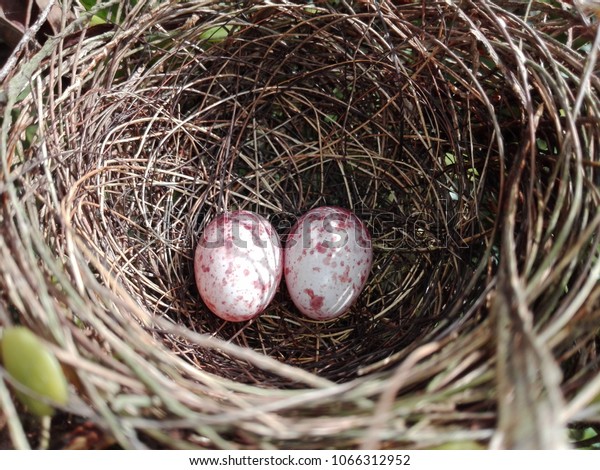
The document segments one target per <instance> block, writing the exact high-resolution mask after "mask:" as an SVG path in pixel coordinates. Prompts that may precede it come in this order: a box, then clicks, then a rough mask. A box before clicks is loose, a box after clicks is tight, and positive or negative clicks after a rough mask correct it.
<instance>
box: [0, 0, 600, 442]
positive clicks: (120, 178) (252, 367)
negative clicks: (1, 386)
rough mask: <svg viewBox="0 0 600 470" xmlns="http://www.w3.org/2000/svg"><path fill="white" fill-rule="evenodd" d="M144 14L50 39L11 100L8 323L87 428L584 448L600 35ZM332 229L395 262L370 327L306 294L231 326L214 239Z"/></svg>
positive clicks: (519, 21)
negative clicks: (211, 289) (49, 345)
mask: <svg viewBox="0 0 600 470" xmlns="http://www.w3.org/2000/svg"><path fill="white" fill-rule="evenodd" d="M123 14H124V19H123V21H122V23H121V24H119V26H118V27H115V28H114V29H112V30H110V31H109V32H101V33H100V34H97V35H95V34H93V33H94V30H93V29H92V30H88V29H85V28H84V29H80V28H79V27H78V26H77V24H74V25H73V26H72V30H73V31H67V32H66V33H65V34H64V35H63V36H61V37H58V38H52V39H50V40H49V41H48V42H47V43H46V44H45V46H44V48H43V49H42V50H41V52H39V53H37V55H33V53H32V57H31V58H30V59H29V60H28V61H24V65H22V66H21V67H20V68H18V69H17V70H16V71H15V72H14V73H13V74H12V76H11V77H10V80H9V82H8V83H9V84H10V86H9V88H7V90H8V94H7V96H8V101H9V106H11V107H14V110H18V112H17V113H15V111H14V110H12V115H11V110H7V111H6V112H5V120H7V119H8V118H9V117H10V116H12V117H13V123H12V126H11V127H8V126H6V125H5V127H4V134H3V135H4V137H5V143H6V145H5V147H4V148H3V154H2V157H3V167H4V168H5V170H6V171H4V172H3V181H2V186H1V187H0V190H1V194H2V197H3V212H2V218H3V228H2V237H1V238H0V250H2V256H4V259H6V260H7V261H6V262H5V263H3V265H2V266H1V267H0V286H1V289H2V291H1V292H2V302H3V304H2V305H3V307H2V312H5V313H4V315H3V316H2V317H0V318H2V319H3V322H4V323H7V324H8V323H10V322H11V321H17V322H21V323H25V324H27V325H29V326H30V327H32V328H33V329H35V331H37V332H38V333H39V334H40V335H42V336H45V337H46V338H48V339H50V340H51V341H52V342H53V343H55V344H56V350H57V354H58V355H59V359H61V361H62V362H63V363H64V364H65V366H66V368H67V369H68V370H69V371H70V373H71V375H72V381H73V383H74V384H75V385H76V388H77V392H78V393H77V397H78V399H77V400H74V404H73V405H72V406H71V407H70V408H69V411H70V412H72V413H74V414H75V415H79V416H82V417H85V418H87V419H89V420H90V421H92V422H94V423H96V424H97V425H98V426H100V427H101V428H102V429H105V431H106V432H107V433H110V434H111V435H113V436H114V437H115V439H116V440H117V442H118V443H119V444H120V445H121V446H124V447H137V446H143V445H152V446H156V445H164V446H167V447H185V446H189V445H195V446H201V447H233V448H235V447H251V448H252V447H261V448H262V447H272V446H275V447H282V446H283V447H315V446H317V447H324V446H327V447H356V446H363V447H374V446H381V447H405V446H408V447H414V446H419V447H427V446H432V445H440V444H444V443H447V442H457V441H458V442H465V441H468V443H470V444H467V445H482V444H483V445H492V446H505V447H515V446H536V445H537V446H540V447H552V446H557V447H558V446H561V445H565V442H566V434H565V433H564V428H565V426H567V424H571V425H576V424H578V423H581V422H583V421H586V420H592V418H593V417H596V416H597V414H596V411H594V410H595V408H593V407H592V408H591V411H590V408H589V407H587V404H588V403H589V402H590V400H591V399H592V398H593V396H594V393H597V392H598V391H599V387H600V385H599V381H600V379H598V378H597V375H596V367H597V360H598V359H597V356H596V347H595V345H596V341H597V340H596V330H597V326H598V305H597V295H598V286H597V280H598V271H599V269H600V263H599V262H598V240H597V238H598V230H597V229H598V225H599V224H600V218H599V216H598V202H599V194H598V190H597V187H596V185H597V184H598V179H599V177H598V171H597V166H598V156H599V154H598V144H599V143H600V138H599V137H600V136H599V133H598V128H599V127H598V118H599V113H598V111H599V109H598V104H599V101H598V87H599V82H598V77H597V74H596V70H595V68H594V67H595V62H594V60H593V57H594V54H593V53H592V54H587V55H586V51H588V52H589V48H591V51H592V52H593V51H595V48H596V47H597V45H596V44H595V43H594V44H593V43H592V41H594V31H595V29H594V28H595V25H594V24H593V22H591V20H590V19H588V18H587V17H586V16H585V15H584V14H582V12H581V11H579V10H578V9H576V8H574V7H570V6H568V5H563V4H560V5H559V6H550V5H549V4H547V3H539V4H538V3H537V2H532V4H531V5H529V8H524V7H522V6H521V5H520V4H519V3H516V4H515V5H512V4H511V3H510V2H505V3H504V4H503V5H496V4H490V3H487V2H475V3H473V4H468V5H466V6H465V5H462V4H460V5H459V4H455V3H453V2H445V3H436V2H427V3H425V2H423V3H419V4H406V5H401V6H398V5H394V4H392V2H356V4H348V3H344V2H342V4H341V5H338V6H335V7H333V6H330V5H327V4H322V5H321V4H318V5H309V6H307V5H305V4H292V3H282V4H278V5H275V4H270V3H269V4H265V3H262V2H248V4H241V3H240V2H236V3H235V5H229V4H223V3H222V2H215V1H193V2H186V3H181V4H177V3H170V4H169V5H163V6H153V5H151V4H150V3H149V2H148V3H145V2H139V3H138V4H137V6H136V7H135V8H134V9H133V10H132V11H130V12H123ZM578 44H579V46H578ZM586 47H587V48H588V49H586ZM37 60H40V61H41V64H42V66H41V68H40V69H39V70H36V71H34V70H31V67H30V68H28V64H32V63H35V62H36V61H37ZM26 87H27V90H28V92H27V93H21V92H22V90H23V89H25V88H26ZM32 126H35V127H32ZM26 131H29V132H26ZM32 134H33V135H34V137H33V138H31V137H30V136H31V135H32ZM26 136H29V137H26ZM28 139H29V140H28ZM320 205H337V206H342V207H346V208H349V209H351V210H353V211H354V212H355V213H356V214H357V215H358V216H359V217H360V218H361V219H363V220H364V221H365V222H366V223H367V225H368V226H369V228H370V231H371V234H372V236H373V242H374V262H373V269H372V272H371V276H370V278H369V281H368V283H367V286H366V288H365V290H364V292H363V293H362V295H361V296H360V298H359V299H358V301H357V303H356V304H355V305H354V306H353V307H352V309H351V310H350V312H348V313H347V314H346V315H344V316H343V317H341V318H338V319H336V320H333V321H329V322H315V321H312V320H309V319H307V318H304V317H303V316H301V315H300V314H299V312H298V311H297V310H296V309H295V308H294V306H293V304H292V303H291V302H290V299H289V297H288V295H287V292H286V290H285V287H284V286H282V287H281V288H280V290H279V291H278V293H277V295H276V297H275V299H274V301H273V302H272V303H271V305H270V306H269V307H268V308H267V310H266V311H265V312H264V313H263V314H262V315H261V316H260V317H258V318H257V319H255V320H252V321H250V322H244V323H241V324H234V323H227V322H223V321H222V320H220V319H218V318H217V317H216V316H214V315H212V314H211V313H210V312H209V311H208V309H207V308H206V307H205V306H204V305H203V304H202V302H201V300H200V298H199V296H198V293H197V291H196V288H195V285H194V281H193V250H194V248H195V244H196V243H197V240H198V237H199V234H200V233H201V231H202V229H203V227H204V226H205V225H206V224H207V223H208V222H209V221H210V220H212V218H213V217H214V216H215V215H217V214H219V213H220V212H222V211H224V210H232V209H238V208H239V209H249V210H252V211H255V212H258V213H260V214H262V215H264V216H265V217H267V218H268V219H269V220H270V221H271V222H272V223H273V225H274V226H275V227H276V229H277V230H278V232H279V233H280V235H281V236H282V238H283V239H284V240H285V235H286V233H287V230H288V229H289V227H290V226H291V225H292V224H293V222H294V220H295V219H296V218H297V217H298V216H299V215H301V214H302V213H304V212H306V211H307V210H308V209H310V208H312V207H316V206H320ZM11 318H12V320H11ZM588 383H589V385H587V386H586V384H588ZM586 387H587V388H586ZM590 390H591V391H590ZM532 403H534V404H533V405H532ZM523 423H528V426H521V425H522V424H523ZM531 423H534V424H533V425H532V424H531ZM13 432H16V431H13ZM494 436H495V437H496V438H495V439H493V437H494Z"/></svg>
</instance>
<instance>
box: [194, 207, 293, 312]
mask: <svg viewBox="0 0 600 470" xmlns="http://www.w3.org/2000/svg"><path fill="white" fill-rule="evenodd" d="M282 255H283V254H282V250H281V242H280V240H279V236H278V235H277V232H275V230H274V229H273V227H272V225H271V224H270V223H269V221H268V220H267V219H265V218H264V217H262V216H260V215H258V214H255V213H253V212H250V211H245V210H239V211H233V212H227V213H224V214H222V215H220V216H218V217H216V218H215V219H214V220H213V221H211V222H210V223H209V224H208V225H207V226H206V228H205V229H204V231H203V233H202V236H201V237H200V240H199V242H198V246H197V248H196V252H195V255H194V273H195V278H196V286H197V288H198V292H199V293H200V296H201V298H202V300H203V302H204V304H205V305H206V306H207V307H208V308H209V309H210V310H211V311H212V312H213V313H214V314H215V315H217V316H218V317H220V318H222V319H223V320H228V321H232V322H240V321H246V320H250V319H252V318H254V317H256V316H257V315H259V314H260V313H261V312H262V311H263V310H264V309H265V308H266V307H267V305H269V303H270V302H271V300H272V299H273V297H274V295H275V292H276V290H277V287H278V285H279V283H280V281H281V276H282V270H283V266H282V262H283V261H282V257H283V256H282Z"/></svg>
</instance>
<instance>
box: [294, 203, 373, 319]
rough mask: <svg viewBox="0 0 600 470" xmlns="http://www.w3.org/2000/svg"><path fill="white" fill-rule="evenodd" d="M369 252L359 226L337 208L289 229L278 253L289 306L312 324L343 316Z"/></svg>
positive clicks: (362, 280) (362, 278)
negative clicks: (279, 253)
mask: <svg viewBox="0 0 600 470" xmlns="http://www.w3.org/2000/svg"><path fill="white" fill-rule="evenodd" d="M372 258H373V251H372V247H371V236H370V234H369V231H368V230H367V227H366V226H365V224H364V223H363V222H362V221H361V220H360V219H359V218H358V217H357V216H356V215H355V214H354V213H352V212H350V211H348V210H346V209H342V208H340V207H327V206H326V207H318V208H316V209H313V210H311V211H309V212H307V213H306V214H304V215H303V216H302V217H300V219H298V221H297V223H296V224H295V225H294V227H293V228H292V230H291V232H290V234H289V237H288V239H287V242H286V246H285V250H284V262H283V265H284V276H285V283H286V286H287V290H288V292H289V294H290V297H291V299H292V301H293V302H294V305H296V307H297V308H298V310H300V311H301V312H302V313H303V314H304V315H306V316H307V317H309V318H312V319H315V320H329V319H332V318H336V317H339V316H340V315H342V314H344V313H345V312H346V311H348V309H349V308H350V307H351V306H352V304H353V303H354V301H355V300H356V298H357V297H358V296H359V294H360V293H361V291H362V290H363V288H364V287H365V284H366V282H367V279H368V277H369V272H370V270H371V262H372Z"/></svg>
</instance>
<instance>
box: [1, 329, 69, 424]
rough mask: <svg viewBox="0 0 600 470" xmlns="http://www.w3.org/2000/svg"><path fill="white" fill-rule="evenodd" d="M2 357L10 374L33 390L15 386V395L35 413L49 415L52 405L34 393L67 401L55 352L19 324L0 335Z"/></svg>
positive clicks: (65, 382)
mask: <svg viewBox="0 0 600 470" xmlns="http://www.w3.org/2000/svg"><path fill="white" fill-rule="evenodd" d="M1 351H2V359H3V362H4V368H5V369H6V371H7V372H8V373H9V374H10V376H11V377H12V378H13V379H14V380H16V381H17V382H19V383H20V384H21V385H23V386H24V387H25V388H27V389H29V390H31V391H32V392H33V394H30V393H27V392H25V391H22V390H15V395H16V397H17V398H18V399H19V400H20V401H21V403H23V404H24V405H25V406H26V407H27V409H28V410H29V411H30V412H31V413H33V414H35V415H37V416H52V415H53V414H54V408H53V407H52V406H50V405H49V404H48V403H46V402H44V401H41V400H39V399H38V398H36V396H40V397H44V398H47V399H48V400H50V401H53V402H56V403H57V404H59V405H65V404H66V403H67V400H68V397H69V393H68V386H67V379H66V378H65V375H64V373H63V371H62V368H61V367H60V364H59V362H58V360H57V359H56V356H55V355H54V354H53V353H52V351H50V350H49V349H48V348H47V347H46V346H45V345H44V343H42V341H41V340H40V339H39V338H38V337H37V336H36V335H35V334H33V333H32V332H31V330H29V329H27V328H25V327H22V326H17V327H10V328H6V329H5V330H4V334H3V335H2V344H1Z"/></svg>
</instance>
